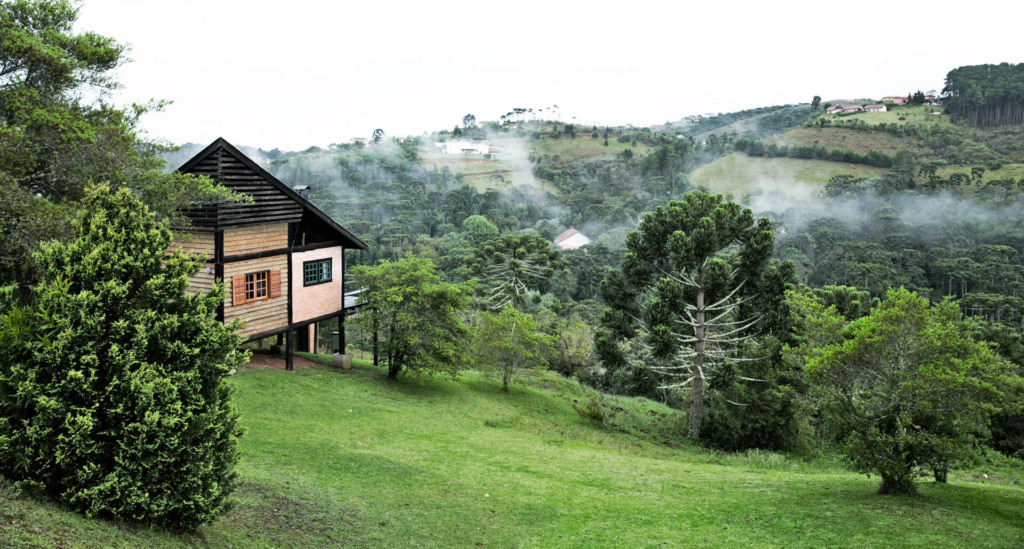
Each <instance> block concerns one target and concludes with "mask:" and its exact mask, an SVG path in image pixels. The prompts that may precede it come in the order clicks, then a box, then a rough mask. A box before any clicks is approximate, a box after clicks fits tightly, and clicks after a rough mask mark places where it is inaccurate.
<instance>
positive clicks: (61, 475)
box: [0, 186, 247, 529]
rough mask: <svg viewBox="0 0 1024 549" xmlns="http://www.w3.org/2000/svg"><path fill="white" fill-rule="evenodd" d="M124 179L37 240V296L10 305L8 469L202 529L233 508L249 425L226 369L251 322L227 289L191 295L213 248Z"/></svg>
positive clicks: (2, 340) (4, 375)
mask: <svg viewBox="0 0 1024 549" xmlns="http://www.w3.org/2000/svg"><path fill="white" fill-rule="evenodd" d="M170 243H171V232H170V230H169V229H168V228H167V226H166V225H165V224H157V223H156V222H155V220H154V215H153V214H151V213H150V212H148V211H147V209H146V207H145V206H144V205H142V203H141V202H140V201H139V200H138V199H137V198H135V197H134V196H133V194H132V193H131V192H129V191H127V190H124V189H122V190H120V191H116V192H115V191H112V190H110V188H109V187H106V186H101V187H98V188H96V189H94V190H92V191H91V192H90V193H89V194H87V196H86V197H85V201H84V209H83V210H82V212H81V214H80V215H79V217H78V219H77V221H76V223H75V237H74V239H73V240H72V241H71V242H70V243H67V244H64V243H60V242H52V243H49V244H45V245H43V246H42V248H41V249H40V250H39V252H38V253H37V254H36V259H37V261H38V263H39V265H40V269H41V273H42V282H41V283H40V284H39V285H38V286H36V287H35V288H34V290H33V292H34V294H35V296H34V297H35V299H34V302H35V306H34V308H33V309H28V308H21V309H13V310H9V311H8V312H7V314H5V315H3V316H2V317H0V355H3V357H4V360H3V361H2V363H0V471H2V473H3V474H4V475H5V476H7V477H8V478H11V479H13V480H15V481H17V484H18V486H20V487H21V488H23V489H25V490H27V491H38V492H42V493H45V494H47V495H49V496H51V497H53V498H55V499H57V500H59V501H61V502H62V503H64V504H65V505H67V506H69V507H71V508H73V509H76V510H78V511H80V512H82V513H84V514H86V515H87V516H94V515H99V516H108V517H113V518H115V519H119V520H132V521H142V522H146V523H151V524H158V525H162V526H165V527H169V528H174V529H193V528H196V527H197V526H199V525H201V524H203V523H206V522H209V521H210V520H212V519H213V518H214V517H216V516H217V515H218V514H219V513H221V512H223V511H224V510H226V509H227V508H229V502H230V500H229V495H230V494H231V492H232V491H233V490H234V488H235V485H236V477H235V473H234V466H235V463H236V462H237V460H238V446H237V439H238V436H239V435H240V434H241V430H240V428H239V427H238V425H237V422H238V413H237V412H236V411H235V408H234V406H233V404H232V401H231V386H230V385H228V384H227V383H225V382H224V379H225V376H226V375H227V373H228V371H229V370H230V369H232V368H235V367H237V366H238V365H239V364H240V363H242V362H244V361H245V359H246V355H247V353H244V352H241V351H240V348H239V345H240V344H241V342H242V338H241V336H238V335H236V334H235V330H234V327H225V326H224V325H223V324H221V323H219V322H217V321H216V319H215V316H216V311H217V307H218V305H219V304H220V303H221V302H222V300H223V289H222V287H221V286H220V285H217V286H216V287H215V288H214V290H213V291H212V292H209V293H198V294H195V295H186V294H185V289H186V288H187V287H188V278H189V276H190V275H192V274H194V273H196V271H197V270H198V269H199V266H200V264H201V263H202V262H203V261H204V259H202V258H192V257H188V256H184V255H182V254H181V253H175V254H173V255H165V251H166V250H167V248H168V246H169V245H170Z"/></svg>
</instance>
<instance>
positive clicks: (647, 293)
mask: <svg viewBox="0 0 1024 549" xmlns="http://www.w3.org/2000/svg"><path fill="white" fill-rule="evenodd" d="M626 245H627V247H628V249H629V252H628V253H627V254H626V257H625V259H624V260H623V261H622V265H621V267H620V268H619V269H615V270H612V271H609V273H608V275H607V276H606V277H605V279H604V281H603V282H602V283H601V287H600V293H601V297H602V299H603V300H604V301H605V303H607V304H608V305H609V306H610V308H609V309H607V310H606V312H605V316H604V319H603V321H602V322H603V324H604V333H603V334H602V335H599V336H598V337H597V341H596V343H597V348H598V353H599V354H600V355H601V358H602V360H603V361H604V362H605V363H606V365H610V366H614V365H617V364H622V363H624V362H626V360H627V359H626V357H624V356H623V353H622V349H621V346H620V345H619V343H620V342H622V341H623V340H628V339H634V338H635V340H636V341H637V343H638V344H639V345H640V346H641V347H642V348H643V349H644V352H645V353H646V354H647V356H649V357H650V359H651V360H652V365H651V366H652V369H653V370H655V371H656V372H659V373H660V374H662V375H663V379H664V380H665V381H664V383H663V384H662V387H663V388H680V387H688V388H689V389H690V390H691V393H692V395H693V403H692V408H691V417H690V433H689V435H690V437H691V438H694V439H696V438H698V437H699V436H700V434H701V425H702V422H703V419H704V413H705V412H704V393H705V391H706V390H707V389H708V388H709V383H710V382H712V381H714V377H715V375H716V374H717V373H718V372H720V371H721V370H723V369H724V368H725V367H726V366H729V365H732V364H735V363H739V362H743V361H749V360H763V359H764V358H765V357H763V356H755V357H749V356H743V353H742V351H741V349H742V347H744V346H746V345H747V344H753V343H755V342H754V338H756V337H757V336H759V335H762V334H763V333H764V332H765V328H767V327H768V326H769V325H771V324H772V322H767V321H766V320H769V319H770V317H771V316H772V314H773V313H772V311H773V310H777V309H780V306H781V305H780V304H781V300H782V296H783V292H784V291H785V284H784V282H785V280H786V279H787V278H788V276H782V275H780V274H779V272H780V271H787V272H788V269H781V270H780V268H779V265H777V264H772V263H771V261H770V259H771V256H772V251H773V249H774V246H775V240H774V238H773V236H772V232H771V224H770V222H769V221H768V220H767V219H760V220H756V221H755V219H754V217H753V215H752V214H751V212H750V210H748V209H745V208H741V207H740V206H739V205H737V204H735V203H732V202H728V201H725V200H723V199H722V197H721V195H711V194H707V193H704V192H691V193H688V194H686V195H685V197H684V199H683V200H682V201H672V202H670V203H669V204H668V205H667V206H664V207H658V208H657V209H656V210H655V211H654V212H652V213H649V214H647V215H646V216H645V217H644V220H643V221H642V222H641V223H640V226H639V227H638V228H637V230H636V231H635V232H633V233H630V235H629V237H628V239H627V240H626ZM637 336H641V337H637ZM740 379H743V378H740ZM747 381H760V380H747ZM741 404H742V403H741Z"/></svg>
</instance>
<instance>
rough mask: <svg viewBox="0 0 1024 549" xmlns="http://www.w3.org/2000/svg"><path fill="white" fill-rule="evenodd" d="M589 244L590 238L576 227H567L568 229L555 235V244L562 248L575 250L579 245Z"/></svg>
mask: <svg viewBox="0 0 1024 549" xmlns="http://www.w3.org/2000/svg"><path fill="white" fill-rule="evenodd" d="M587 244H590V239H589V238H587V237H586V235H584V234H583V233H581V232H579V231H577V230H576V229H573V228H571V227H570V228H569V230H567V231H565V232H563V233H562V234H560V235H558V236H556V237H555V246H558V247H559V248H561V249H563V250H576V249H578V248H580V247H581V246H586V245H587Z"/></svg>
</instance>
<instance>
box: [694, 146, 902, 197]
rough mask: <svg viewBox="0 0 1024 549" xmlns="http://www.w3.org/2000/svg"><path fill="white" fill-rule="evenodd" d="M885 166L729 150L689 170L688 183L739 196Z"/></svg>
mask: <svg viewBox="0 0 1024 549" xmlns="http://www.w3.org/2000/svg"><path fill="white" fill-rule="evenodd" d="M886 171H888V170H886V169H885V168H875V167H872V166H864V165H861V164H856V165H854V164H843V163H840V162H828V161H825V160H800V159H796V158H765V157H753V156H747V155H746V154H743V153H732V154H730V155H728V156H725V157H722V158H719V159H718V160H716V161H714V162H712V163H710V164H707V165H705V166H701V167H700V168H697V169H696V170H694V171H693V173H691V174H690V183H691V184H692V185H695V186H696V185H704V186H705V187H707V188H708V189H710V190H711V192H714V193H719V194H724V195H728V194H732V195H733V197H734V198H736V199H740V198H742V197H743V195H745V194H747V193H749V192H753V191H756V190H759V189H771V190H779V189H785V188H786V186H789V185H794V186H801V187H805V186H814V187H824V185H825V183H827V182H828V180H829V179H831V178H832V177H833V176H835V175H839V174H853V175H855V176H857V177H879V176H881V175H882V174H884V173H885V172H886Z"/></svg>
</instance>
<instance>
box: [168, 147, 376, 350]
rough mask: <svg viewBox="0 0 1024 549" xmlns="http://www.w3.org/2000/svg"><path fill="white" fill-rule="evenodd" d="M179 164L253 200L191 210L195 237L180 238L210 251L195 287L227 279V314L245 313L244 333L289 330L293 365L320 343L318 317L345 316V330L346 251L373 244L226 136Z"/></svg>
mask: <svg viewBox="0 0 1024 549" xmlns="http://www.w3.org/2000/svg"><path fill="white" fill-rule="evenodd" d="M178 171H179V172H182V173H192V174H196V175H205V176H207V177H209V178H211V179H213V180H214V181H215V182H217V183H218V184H220V185H224V186H225V187H228V188H230V189H231V190H233V191H236V192H239V193H244V194H247V195H249V196H251V197H252V199H253V200H252V202H251V203H222V204H210V205H202V206H199V207H196V208H193V209H189V210H186V211H185V212H184V214H185V215H186V216H187V217H188V218H189V219H190V220H191V221H192V224H193V226H192V227H190V228H189V229H188V232H189V233H190V234H191V236H192V239H191V241H190V242H176V243H175V244H174V248H180V249H184V250H187V251H191V252H195V253H199V254H203V255H205V256H206V257H207V258H208V262H207V263H206V264H204V265H203V267H202V268H201V269H200V271H199V273H198V274H197V275H196V276H194V277H193V278H192V280H191V287H190V290H192V291H201V290H209V289H210V288H212V286H213V283H214V281H215V280H223V281H224V283H225V284H224V285H225V294H226V295H225V298H224V304H223V305H222V306H221V310H220V311H218V314H217V316H218V319H219V320H221V321H223V322H224V323H230V322H232V321H234V320H236V319H238V320H241V321H242V322H243V323H244V324H243V327H242V329H241V332H240V333H241V334H242V335H244V336H246V337H247V338H248V339H249V340H250V341H252V340H256V339H262V338H265V337H270V336H275V335H276V336H279V337H280V336H281V335H284V336H285V338H286V342H285V356H286V364H287V369H288V370H291V369H292V356H293V353H294V351H295V350H296V347H297V348H298V350H300V351H302V350H313V348H314V346H315V342H316V340H317V323H319V322H322V321H325V320H329V319H332V318H338V321H339V329H340V330H341V332H342V333H344V321H345V312H346V310H345V297H344V293H345V284H344V272H345V250H346V249H352V248H356V249H360V250H366V249H367V247H366V244H365V243H363V242H362V241H361V240H359V239H358V238H356V237H355V236H354V235H353V234H352V233H350V232H348V231H347V230H345V228H344V227H342V226H341V225H339V224H338V223H337V222H335V221H334V220H333V219H331V218H330V217H329V216H328V215H327V214H325V213H323V212H322V211H320V210H319V209H318V208H317V207H316V206H314V205H313V204H312V203H310V202H309V201H308V200H306V199H305V198H303V197H302V196H300V195H299V194H298V193H296V192H295V191H294V190H292V189H291V188H289V187H288V186H287V185H285V184H284V183H282V182H280V181H278V180H277V178H275V177H274V176H273V175H270V173H268V172H267V171H266V170H264V169H263V168H261V167H259V166H258V165H257V164H256V163H255V162H253V161H252V160H250V159H249V158H248V157H246V156H245V155H244V154H242V153H241V152H240V151H239V150H238V149H236V148H235V147H234V146H233V145H231V144H230V143H228V142H227V141H225V140H224V139H217V140H216V141H214V142H213V143H211V144H210V146H208V147H206V148H205V149H203V150H202V152H200V153H199V154H197V155H195V156H194V157H192V159H191V160H189V161H188V162H185V164H184V165H182V166H181V167H180V168H178ZM349 301H350V303H349V305H350V306H351V304H352V303H351V302H352V301H353V300H352V299H350V300H349ZM343 340H344V339H343V338H342V341H343ZM343 345H344V344H342V346H343ZM336 351H337V349H336Z"/></svg>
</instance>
